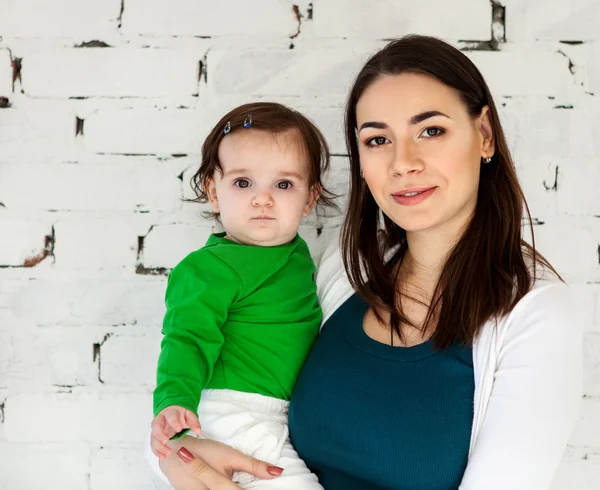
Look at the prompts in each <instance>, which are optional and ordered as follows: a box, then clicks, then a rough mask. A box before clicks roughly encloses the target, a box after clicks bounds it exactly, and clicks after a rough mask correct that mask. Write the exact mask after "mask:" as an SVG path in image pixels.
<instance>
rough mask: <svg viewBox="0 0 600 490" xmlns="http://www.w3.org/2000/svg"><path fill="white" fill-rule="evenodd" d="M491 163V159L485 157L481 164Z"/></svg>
mask: <svg viewBox="0 0 600 490" xmlns="http://www.w3.org/2000/svg"><path fill="white" fill-rule="evenodd" d="M491 161H492V157H487V158H484V159H483V163H490V162H491Z"/></svg>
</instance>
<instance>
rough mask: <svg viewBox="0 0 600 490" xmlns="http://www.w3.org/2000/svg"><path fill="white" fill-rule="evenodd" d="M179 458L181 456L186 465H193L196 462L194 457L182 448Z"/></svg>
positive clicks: (178, 452) (178, 453)
mask: <svg viewBox="0 0 600 490" xmlns="http://www.w3.org/2000/svg"><path fill="white" fill-rule="evenodd" d="M177 456H179V458H180V459H181V460H182V461H183V462H184V463H191V462H192V461H193V460H194V455H193V454H192V453H190V452H189V451H188V450H187V449H186V448H184V447H181V448H180V449H179V451H177Z"/></svg>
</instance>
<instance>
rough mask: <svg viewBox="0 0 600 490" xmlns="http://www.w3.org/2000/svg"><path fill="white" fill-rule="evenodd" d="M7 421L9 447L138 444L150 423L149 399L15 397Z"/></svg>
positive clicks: (131, 396)
mask: <svg viewBox="0 0 600 490" xmlns="http://www.w3.org/2000/svg"><path fill="white" fill-rule="evenodd" d="M40 407H43V410H40ZM5 416H6V420H5V423H4V424H5V435H6V440H7V441H9V442H36V443H46V442H94V443H119V442H124V443H133V442H139V443H141V442H142V441H145V440H146V438H147V435H148V428H149V427H150V422H151V420H152V395H151V394H150V393H147V394H135V393H115V394H108V393H106V394H105V393H69V394H66V393H59V394H57V393H47V392H46V393H32V394H17V395H13V396H11V397H10V398H8V400H7V401H6V406H5Z"/></svg>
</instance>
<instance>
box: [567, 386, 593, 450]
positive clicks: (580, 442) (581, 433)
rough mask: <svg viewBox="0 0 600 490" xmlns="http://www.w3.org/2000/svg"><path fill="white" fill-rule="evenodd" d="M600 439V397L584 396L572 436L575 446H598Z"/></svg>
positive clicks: (571, 442) (572, 442)
mask: <svg viewBox="0 0 600 490" xmlns="http://www.w3.org/2000/svg"><path fill="white" fill-rule="evenodd" d="M598 441H600V399H598V398H584V399H583V400H582V403H581V408H580V410H579V421H578V423H577V426H576V427H575V431H574V432H573V435H572V436H571V440H570V444H571V445H573V446H581V447H585V446H589V447H598Z"/></svg>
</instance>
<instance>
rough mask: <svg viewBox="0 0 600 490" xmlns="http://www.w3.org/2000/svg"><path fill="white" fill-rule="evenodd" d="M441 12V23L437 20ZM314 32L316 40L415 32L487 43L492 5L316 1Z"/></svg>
mask: <svg viewBox="0 0 600 490" xmlns="http://www.w3.org/2000/svg"><path fill="white" fill-rule="evenodd" d="M442 12H443V17H444V20H443V22H442V21H439V22H432V19H438V18H439V16H440V14H441V13H442ZM313 15H314V20H313V22H314V30H315V34H316V35H317V36H319V37H343V38H359V39H391V38H398V37H401V36H402V35H404V34H406V33H412V32H418V33H419V34H426V35H430V36H436V37H441V38H445V39H468V40H488V39H489V38H490V32H491V28H490V25H491V22H492V9H491V4H489V3H487V2H479V1H477V0H467V1H462V2H460V3H456V4H455V5H453V8H451V9H449V8H448V4H447V3H446V2H445V1H444V0H434V1H430V2H427V3H426V4H422V3H412V2H354V3H353V4H352V7H349V6H348V2H347V1H344V0H329V1H327V2H315V6H314V14H313Z"/></svg>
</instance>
